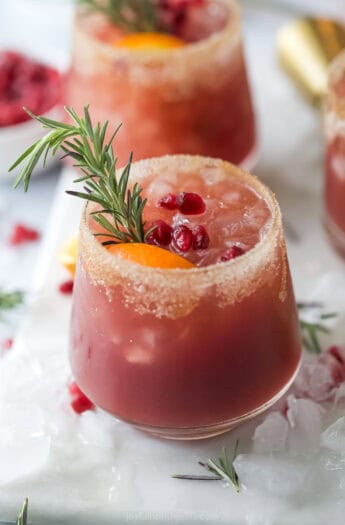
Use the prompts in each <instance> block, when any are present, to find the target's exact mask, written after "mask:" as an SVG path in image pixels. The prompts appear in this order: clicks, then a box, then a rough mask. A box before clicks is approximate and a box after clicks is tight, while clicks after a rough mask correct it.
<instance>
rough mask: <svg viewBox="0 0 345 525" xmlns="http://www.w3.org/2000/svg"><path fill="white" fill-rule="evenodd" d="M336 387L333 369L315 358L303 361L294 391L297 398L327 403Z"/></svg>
mask: <svg viewBox="0 0 345 525" xmlns="http://www.w3.org/2000/svg"><path fill="white" fill-rule="evenodd" d="M334 386H335V385H334V379H333V375H332V369H331V367H330V366H327V364H326V363H325V362H323V363H322V362H320V361H319V360H318V359H316V358H315V357H313V358H307V359H305V360H304V361H303V363H302V366H301V369H300V371H299V372H298V375H297V377H296V379H295V382H294V385H293V391H294V393H295V394H296V395H297V396H303V397H309V398H311V399H313V400H314V401H326V400H327V399H329V398H330V397H331V395H332V391H333V388H334Z"/></svg>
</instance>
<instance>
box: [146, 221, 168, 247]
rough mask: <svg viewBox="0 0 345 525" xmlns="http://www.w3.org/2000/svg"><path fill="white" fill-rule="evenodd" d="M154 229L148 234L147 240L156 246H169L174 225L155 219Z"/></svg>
mask: <svg viewBox="0 0 345 525" xmlns="http://www.w3.org/2000/svg"><path fill="white" fill-rule="evenodd" d="M152 226H154V227H155V229H154V230H152V232H151V233H150V234H149V235H148V237H147V239H146V242H147V243H148V244H154V245H156V246H167V245H168V244H170V242H171V234H172V227H171V226H169V224H167V223H166V222H165V221H161V220H158V221H154V222H153V223H152Z"/></svg>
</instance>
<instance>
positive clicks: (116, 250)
mask: <svg viewBox="0 0 345 525" xmlns="http://www.w3.org/2000/svg"><path fill="white" fill-rule="evenodd" d="M107 249H108V251H109V252H110V253H113V254H114V255H120V256H121V257H123V258H124V259H127V260H128V261H131V262H134V263H137V264H141V265H143V266H149V267H150V268H162V269H168V268H170V269H172V268H182V269H189V268H194V264H193V263H191V262H190V261H188V260H187V259H185V258H184V257H181V256H180V255H176V254H175V253H172V252H169V251H168V250H164V249H163V248H159V247H158V246H153V245H152V244H143V243H139V242H128V243H121V244H111V245H109V246H107Z"/></svg>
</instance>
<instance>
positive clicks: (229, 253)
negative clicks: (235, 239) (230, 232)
mask: <svg viewBox="0 0 345 525" xmlns="http://www.w3.org/2000/svg"><path fill="white" fill-rule="evenodd" d="M243 254H244V250H242V248H240V247H239V246H236V245H234V246H231V247H230V248H228V249H227V250H226V252H225V253H224V255H222V256H221V258H220V260H221V261H222V262H226V261H230V260H231V259H236V257H239V256H240V255H243Z"/></svg>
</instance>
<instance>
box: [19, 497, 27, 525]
mask: <svg viewBox="0 0 345 525" xmlns="http://www.w3.org/2000/svg"><path fill="white" fill-rule="evenodd" d="M28 505H29V501H28V498H26V499H25V501H24V504H23V507H22V510H21V511H20V513H19V516H18V518H17V522H16V525H27V520H28Z"/></svg>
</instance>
